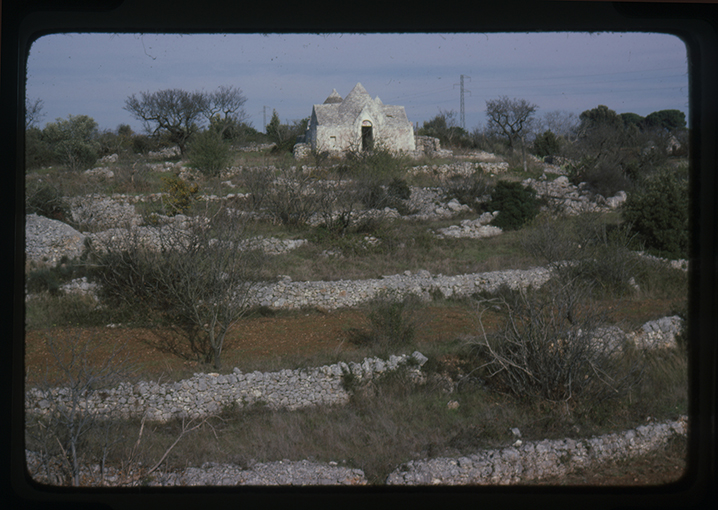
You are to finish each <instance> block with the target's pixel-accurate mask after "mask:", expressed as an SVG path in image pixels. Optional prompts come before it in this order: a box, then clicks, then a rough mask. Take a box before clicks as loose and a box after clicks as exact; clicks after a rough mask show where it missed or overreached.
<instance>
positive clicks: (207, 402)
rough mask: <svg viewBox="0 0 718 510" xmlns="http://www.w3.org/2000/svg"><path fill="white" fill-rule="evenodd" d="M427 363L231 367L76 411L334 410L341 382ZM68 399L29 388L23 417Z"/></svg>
mask: <svg viewBox="0 0 718 510" xmlns="http://www.w3.org/2000/svg"><path fill="white" fill-rule="evenodd" d="M426 360H427V358H426V357H425V356H423V355H422V354H421V353H420V352H414V353H413V354H412V355H406V354H403V355H401V356H394V355H392V356H390V357H389V359H386V360H384V359H381V358H365V359H364V360H363V361H362V362H361V363H354V362H351V363H345V362H339V363H335V364H333V365H325V366H321V367H317V368H311V369H296V370H288V369H286V370H280V371H278V372H267V373H263V372H251V373H247V374H244V373H242V372H241V371H240V370H239V369H238V368H235V369H234V371H233V372H232V373H231V374H224V375H221V374H216V373H209V374H195V375H194V376H193V377H192V378H191V379H185V380H183V381H179V382H170V383H164V384H159V383H157V382H145V381H140V382H138V383H137V384H134V385H133V384H130V383H121V384H119V385H118V386H117V387H115V388H111V389H107V390H97V391H93V392H91V394H86V395H84V396H81V398H80V401H81V403H80V406H81V407H82V408H83V409H86V410H89V411H91V412H93V413H95V414H96V415H97V416H99V417H102V416H117V415H119V416H122V417H131V416H144V417H146V419H148V420H150V421H161V422H164V421H167V420H170V419H173V418H198V417H204V416H210V415H214V414H218V413H220V412H221V411H222V410H223V409H224V408H227V407H233V406H237V407H240V408H242V407H246V406H251V405H256V404H264V405H266V406H267V407H269V408H270V409H280V408H285V409H289V410H296V409H301V408H304V407H316V406H326V405H339V404H346V403H347V402H348V400H349V393H348V392H347V390H346V389H345V387H344V383H343V381H344V379H345V378H346V377H352V378H353V379H354V380H356V381H357V382H361V381H367V380H370V379H373V378H375V377H380V376H381V375H382V374H385V373H387V372H391V371H394V370H397V369H399V368H401V367H407V368H408V369H410V370H414V371H418V370H419V369H420V368H421V366H422V365H423V364H424V363H425V362H426ZM74 398H78V396H77V395H74ZM72 399H73V394H72V392H71V391H70V390H69V389H68V388H52V389H49V390H41V389H38V388H31V389H29V390H28V391H27V392H26V398H25V409H26V412H28V413H40V414H42V413H46V412H50V411H51V410H52V409H53V408H54V407H55V406H56V405H66V406H67V405H70V403H71V402H72Z"/></svg>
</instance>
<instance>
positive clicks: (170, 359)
mask: <svg viewBox="0 0 718 510" xmlns="http://www.w3.org/2000/svg"><path fill="white" fill-rule="evenodd" d="M421 319H422V320H421V324H422V326H421V327H420V328H419V329H418V331H417V340H418V341H420V342H423V341H435V340H436V341H441V340H452V339H454V338H456V337H457V336H460V335H465V334H468V333H471V332H472V331H473V330H474V329H473V321H472V318H471V313H470V312H469V311H468V310H466V309H463V308H459V307H455V308H447V307H430V308H427V309H425V310H422V317H421ZM365 325H366V319H365V318H364V315H363V314H362V313H361V312H358V311H354V310H346V311H337V312H329V313H321V312H314V311H313V312H305V313H296V314H291V315H280V314H278V315H276V316H272V317H254V318H248V319H245V320H242V321H240V322H239V323H238V324H237V325H236V326H235V327H234V328H233V329H232V330H231V331H230V332H229V333H228V335H227V338H226V340H225V345H224V351H223V354H222V365H223V367H224V370H221V371H224V372H228V371H231V370H232V369H233V368H234V367H235V366H241V367H246V366H250V367H251V366H252V363H253V362H256V363H262V362H267V361H268V360H273V362H277V363H281V360H282V359H291V360H302V359H304V360H311V359H312V357H315V356H319V355H321V354H327V353H329V354H331V353H336V352H339V351H342V352H346V351H352V350H356V348H355V347H354V346H353V345H352V343H351V342H350V341H349V340H350V335H349V333H350V330H351V329H352V328H362V327H364V326H365ZM48 337H53V338H57V339H60V340H70V339H72V338H78V339H81V340H88V339H90V341H91V345H93V347H94V348H93V350H92V352H91V353H90V356H89V357H90V359H91V360H95V361H96V360H99V359H102V358H103V357H105V358H106V357H107V355H108V354H109V353H110V352H112V349H113V348H118V347H120V346H121V347H122V350H123V352H124V353H126V354H127V355H128V358H129V361H131V364H133V365H136V366H137V368H138V369H139V372H140V374H141V377H140V378H142V379H146V380H147V379H149V380H153V379H154V380H157V379H158V378H160V377H162V378H163V379H164V380H165V381H166V380H168V379H173V380H179V379H182V378H184V377H189V376H191V375H192V373H193V372H197V371H214V369H213V367H211V366H209V365H205V364H202V363H200V362H199V361H198V360H197V358H196V356H194V355H192V353H191V352H190V351H189V349H188V348H187V347H186V345H185V343H184V342H183V341H182V339H181V336H180V335H179V334H178V333H176V332H172V331H170V330H162V329H149V328H123V327H117V328H107V327H105V328H102V327H97V328H82V329H75V328H50V329H46V330H35V331H29V332H28V333H27V335H26V337H25V349H26V351H25V362H26V375H27V379H28V384H38V383H40V382H42V380H43V379H44V378H45V376H46V375H47V378H48V380H49V381H50V382H51V383H53V381H54V379H55V376H56V369H54V368H53V367H54V365H55V363H54V361H53V355H52V353H51V352H50V350H49V349H48V347H47V345H46V339H47V338H48ZM173 351H174V352H173ZM140 374H138V375H140Z"/></svg>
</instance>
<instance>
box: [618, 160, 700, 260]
mask: <svg viewBox="0 0 718 510" xmlns="http://www.w3.org/2000/svg"><path fill="white" fill-rule="evenodd" d="M688 206H689V201H688V179H687V177H686V176H685V175H682V174H681V173H679V172H677V171H674V170H662V171H659V172H656V173H655V174H653V175H651V176H649V177H647V178H645V179H644V180H643V181H642V182H641V183H640V184H639V185H638V186H636V189H634V190H633V192H632V193H630V194H629V195H628V199H627V200H626V203H625V204H624V206H623V218H624V219H625V220H626V221H627V222H628V223H630V224H631V225H632V228H633V231H634V232H636V234H638V236H639V238H640V240H641V241H643V243H644V244H645V246H646V248H647V250H648V251H649V252H652V253H654V254H656V255H659V256H663V257H668V258H687V257H688V242H689V228H688V214H689V211H688Z"/></svg>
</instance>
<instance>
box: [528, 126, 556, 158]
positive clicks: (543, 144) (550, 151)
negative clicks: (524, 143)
mask: <svg viewBox="0 0 718 510" xmlns="http://www.w3.org/2000/svg"><path fill="white" fill-rule="evenodd" d="M560 150H561V145H560V143H559V140H558V138H557V137H556V135H555V134H553V132H552V131H544V132H543V133H541V134H540V135H537V136H536V139H535V140H534V152H535V154H536V155H537V156H538V157H540V158H544V157H546V156H555V155H556V154H558V153H559V151H560Z"/></svg>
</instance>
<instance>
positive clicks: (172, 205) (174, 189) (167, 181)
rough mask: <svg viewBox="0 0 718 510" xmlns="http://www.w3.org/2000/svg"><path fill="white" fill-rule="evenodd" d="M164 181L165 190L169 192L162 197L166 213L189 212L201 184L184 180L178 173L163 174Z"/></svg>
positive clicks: (172, 214) (171, 214)
mask: <svg viewBox="0 0 718 510" xmlns="http://www.w3.org/2000/svg"><path fill="white" fill-rule="evenodd" d="M162 182H163V185H162V188H163V191H164V192H165V193H166V194H167V195H166V196H164V197H163V199H162V203H163V205H164V208H165V213H166V214H168V215H170V216H174V215H175V214H185V213H187V212H189V210H190V208H191V207H192V203H193V201H194V198H195V195H196V194H197V192H198V191H199V186H197V184H190V183H188V182H187V181H183V180H182V179H180V178H179V177H178V176H176V175H170V176H163V177H162Z"/></svg>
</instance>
